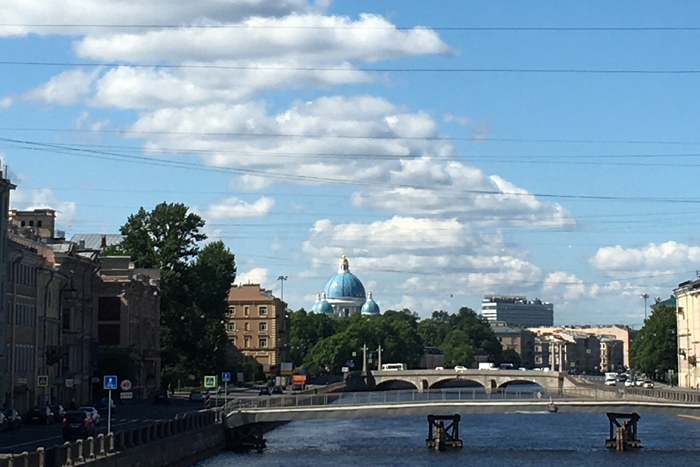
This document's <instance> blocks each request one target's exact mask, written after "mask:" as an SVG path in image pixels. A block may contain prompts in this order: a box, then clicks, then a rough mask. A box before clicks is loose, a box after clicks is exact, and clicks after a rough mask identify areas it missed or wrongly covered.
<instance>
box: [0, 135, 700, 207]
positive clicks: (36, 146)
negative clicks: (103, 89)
mask: <svg viewBox="0 0 700 467" xmlns="http://www.w3.org/2000/svg"><path fill="white" fill-rule="evenodd" d="M0 141H6V142H12V143H21V144H26V145H28V146H29V147H26V148H24V149H27V150H36V151H42V152H56V153H60V154H66V155H74V156H78V157H87V158H95V159H106V160H113V161H121V162H130V163H137V164H145V165H154V166H161V167H171V168H180V169H188V170H199V171H206V172H224V173H236V174H251V175H257V176H263V177H270V178H277V179H286V180H295V181H306V182H315V183H324V184H325V183H334V184H344V185H361V186H378V187H382V188H411V189H416V190H431V191H443V192H446V191H447V192H453V193H455V194H458V193H468V194H472V195H476V196H479V195H500V196H516V197H540V198H556V199H575V200H590V201H593V200H595V201H629V202H663V203H692V204H696V203H700V198H659V197H633V196H596V195H572V194H554V193H530V192H526V193H520V192H503V191H496V190H475V189H457V190H455V189H452V188H446V187H440V186H421V185H408V184H389V183H380V182H370V181H364V180H357V179H355V180H353V179H340V178H330V177H317V176H308V175H296V174H289V173H280V172H271V171H266V170H255V169H243V168H222V167H210V166H206V165H203V164H195V163H191V162H184V161H165V160H163V159H156V158H150V157H145V156H134V155H126V154H118V153H113V152H107V151H94V150H88V149H84V148H71V147H70V146H58V145H53V144H46V143H37V142H32V141H22V140H14V139H9V138H0Z"/></svg>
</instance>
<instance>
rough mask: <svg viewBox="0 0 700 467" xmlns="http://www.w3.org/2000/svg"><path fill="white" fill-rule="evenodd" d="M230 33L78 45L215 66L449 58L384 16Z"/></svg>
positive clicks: (115, 54) (99, 56)
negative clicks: (282, 61) (423, 56)
mask: <svg viewBox="0 0 700 467" xmlns="http://www.w3.org/2000/svg"><path fill="white" fill-rule="evenodd" d="M235 26H236V27H229V28H188V27H186V26H185V27H183V28H180V29H161V30H153V31H147V32H145V33H141V34H139V33H123V34H114V35H109V36H100V37H95V36H88V37H85V38H84V39H82V40H80V41H78V42H77V43H76V44H75V51H76V53H77V54H78V55H79V56H81V57H89V58H92V59H96V60H110V61H112V60H124V61H129V62H137V61H153V60H158V61H162V60H166V61H170V62H173V61H174V62H179V63H182V62H214V61H217V60H251V59H254V60H260V59H263V60H265V59H272V58H274V59H277V60H279V59H290V58H291V59H298V58H303V59H305V61H306V62H309V61H311V62H313V63H327V62H329V61H335V62H338V61H345V60H360V61H365V62H376V61H381V60H388V59H391V58H397V57H403V56H413V55H421V54H439V53H442V54H444V53H449V52H450V49H449V47H448V46H447V45H446V44H445V43H444V42H443V41H442V40H441V39H440V38H439V36H438V35H437V34H436V33H435V31H433V30H431V29H428V28H416V29H412V30H407V31H406V30H398V29H396V27H395V26H394V25H393V24H392V23H390V22H389V21H387V20H386V19H384V18H382V17H381V16H378V15H372V14H361V15H360V18H359V20H357V21H353V20H351V19H350V18H348V17H347V16H324V15H319V14H306V15H298V14H295V15H289V16H285V17H283V18H273V17H252V18H248V19H246V20H245V21H242V22H240V23H237V24H235Z"/></svg>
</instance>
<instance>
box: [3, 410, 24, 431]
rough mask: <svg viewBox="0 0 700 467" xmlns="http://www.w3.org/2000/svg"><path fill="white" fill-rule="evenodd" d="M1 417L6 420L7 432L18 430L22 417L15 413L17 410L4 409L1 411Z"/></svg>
mask: <svg viewBox="0 0 700 467" xmlns="http://www.w3.org/2000/svg"><path fill="white" fill-rule="evenodd" d="M3 415H4V416H5V418H6V419H7V429H8V430H19V428H20V427H21V426H22V417H21V416H20V414H19V412H17V409H6V410H4V411H3Z"/></svg>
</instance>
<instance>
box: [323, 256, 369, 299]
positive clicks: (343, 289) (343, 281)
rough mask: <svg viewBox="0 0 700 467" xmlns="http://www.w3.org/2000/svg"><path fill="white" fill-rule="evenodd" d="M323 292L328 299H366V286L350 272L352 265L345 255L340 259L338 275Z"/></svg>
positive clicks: (331, 279) (332, 278)
mask: <svg viewBox="0 0 700 467" xmlns="http://www.w3.org/2000/svg"><path fill="white" fill-rule="evenodd" d="M323 290H324V292H326V296H327V297H328V298H365V286H364V285H362V282H361V281H360V279H358V278H357V276H355V275H354V274H352V273H351V272H350V263H348V259H347V258H346V257H345V255H343V257H342V258H341V259H340V267H339V268H338V274H336V275H335V276H333V277H331V278H330V279H329V280H328V282H326V287H325V288H324V289H323Z"/></svg>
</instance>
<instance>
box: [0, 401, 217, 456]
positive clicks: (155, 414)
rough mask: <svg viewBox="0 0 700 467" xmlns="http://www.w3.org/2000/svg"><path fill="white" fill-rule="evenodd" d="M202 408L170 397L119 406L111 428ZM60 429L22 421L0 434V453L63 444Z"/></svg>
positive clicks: (102, 427)
mask: <svg viewBox="0 0 700 467" xmlns="http://www.w3.org/2000/svg"><path fill="white" fill-rule="evenodd" d="M219 402H220V403H221V402H223V401H219ZM212 405H213V404H212ZM203 408H204V404H203V403H195V402H188V401H186V400H171V403H170V405H159V406H155V405H153V404H150V403H147V402H133V403H130V405H118V406H117V408H116V410H115V413H113V414H112V431H120V430H125V429H129V428H136V427H138V426H141V425H148V424H150V423H154V422H156V421H160V420H169V419H172V418H174V417H175V416H176V415H177V414H184V413H188V412H196V411H197V410H201V409H203ZM100 415H101V416H102V420H101V422H100V425H99V426H98V427H97V432H98V433H106V432H107V412H104V413H102V414H100ZM62 430H63V425H62V424H61V423H56V424H54V425H49V426H45V425H28V424H23V425H22V428H20V429H19V430H16V431H6V432H4V433H0V453H11V452H15V453H17V452H23V451H33V450H36V448H38V447H40V446H43V447H45V448H50V447H53V446H54V445H56V444H62V443H63V436H62Z"/></svg>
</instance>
